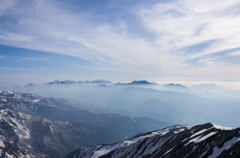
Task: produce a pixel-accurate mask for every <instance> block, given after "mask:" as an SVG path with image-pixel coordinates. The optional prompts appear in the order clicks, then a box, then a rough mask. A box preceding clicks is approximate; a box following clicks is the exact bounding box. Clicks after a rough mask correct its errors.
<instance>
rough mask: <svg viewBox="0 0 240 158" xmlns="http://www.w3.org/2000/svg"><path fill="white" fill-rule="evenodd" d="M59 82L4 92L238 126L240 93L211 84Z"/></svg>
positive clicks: (87, 106) (126, 112) (168, 118)
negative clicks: (63, 99)
mask: <svg viewBox="0 0 240 158" xmlns="http://www.w3.org/2000/svg"><path fill="white" fill-rule="evenodd" d="M61 82H62V83H61ZM61 82H60V81H58V82H56V81H54V82H49V83H45V84H29V85H26V86H24V87H8V88H7V89H6V90H12V91H17V92H24V93H33V94H37V95H40V96H44V97H54V98H65V99H69V100H70V101H73V102H76V103H78V104H79V105H81V108H83V109H86V110H90V111H91V112H94V113H117V114H124V115H129V116H135V117H148V118H150V119H153V120H157V121H164V122H167V123H169V124H171V125H175V124H187V125H197V124H202V123H206V122H212V123H216V124H221V125H225V126H231V127H238V126H240V124H239V123H238V121H236V120H238V119H239V118H240V116H239V115H238V114H239V112H240V102H239V98H238V97H237V96H238V94H240V91H238V90H231V89H225V88H222V87H219V86H217V85H216V84H213V83H209V84H199V85H192V86H189V87H186V86H184V85H182V84H174V83H169V84H157V83H155V82H148V81H133V82H129V83H120V82H118V83H112V82H110V81H105V80H96V81H95V82H92V83H91V81H87V82H86V81H85V82H83V81H81V82H79V81H78V82H77V81H72V82H70V81H61ZM5 88H6V87H5ZM3 89H4V88H3ZM223 96H224V97H223Z"/></svg>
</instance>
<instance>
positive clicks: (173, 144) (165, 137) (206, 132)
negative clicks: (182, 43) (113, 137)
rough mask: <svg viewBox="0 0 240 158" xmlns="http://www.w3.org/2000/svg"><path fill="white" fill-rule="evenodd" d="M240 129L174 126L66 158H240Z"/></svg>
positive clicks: (208, 125)
mask: <svg viewBox="0 0 240 158" xmlns="http://www.w3.org/2000/svg"><path fill="white" fill-rule="evenodd" d="M239 131H240V129H234V128H229V127H227V128H226V127H221V126H218V125H214V124H211V123H207V124H203V125H198V126H194V127H189V126H172V127H169V128H165V129H162V130H159V131H155V132H150V133H146V134H142V135H138V136H136V137H134V138H132V139H130V140H127V141H123V142H120V143H117V144H111V145H95V146H92V147H89V148H80V149H78V150H75V151H73V152H71V153H69V154H68V155H67V156H66V158H72V157H77V158H87V157H91V158H97V157H100V158H127V157H131V158H138V157H141V158H149V157H151V158H176V157H177V158H199V157H202V158H216V157H218V158H227V157H231V158H232V157H239V151H240V150H239V143H240V141H239V140H240V139H239V138H240V134H239Z"/></svg>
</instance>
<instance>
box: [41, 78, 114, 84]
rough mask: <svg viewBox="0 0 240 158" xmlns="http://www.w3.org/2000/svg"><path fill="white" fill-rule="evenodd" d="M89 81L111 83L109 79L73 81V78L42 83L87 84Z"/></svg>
mask: <svg viewBox="0 0 240 158" xmlns="http://www.w3.org/2000/svg"><path fill="white" fill-rule="evenodd" d="M89 83H102V84H107V83H112V82H111V81H107V80H103V79H100V80H93V81H74V80H65V81H60V80H55V81H53V82H47V83H44V84H45V85H53V84H57V85H68V84H89Z"/></svg>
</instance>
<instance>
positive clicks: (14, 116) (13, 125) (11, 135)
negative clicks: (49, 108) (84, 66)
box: [0, 110, 99, 158]
mask: <svg viewBox="0 0 240 158" xmlns="http://www.w3.org/2000/svg"><path fill="white" fill-rule="evenodd" d="M96 131H97V130H96V128H94V127H91V126H88V125H82V124H78V123H73V122H69V121H52V120H48V119H45V118H42V117H38V116H32V115H27V114H24V113H20V112H13V111H10V110H1V111H0V138H1V139H0V150H1V153H2V154H3V155H15V156H16V157H19V156H20V157H21V156H26V155H32V156H34V157H43V156H44V157H57V158H59V157H63V156H64V155H65V154H66V153H68V152H70V151H71V150H74V149H76V148H79V147H81V146H86V145H91V144H96V143H99V140H98V138H97V136H96V134H95V132H96Z"/></svg>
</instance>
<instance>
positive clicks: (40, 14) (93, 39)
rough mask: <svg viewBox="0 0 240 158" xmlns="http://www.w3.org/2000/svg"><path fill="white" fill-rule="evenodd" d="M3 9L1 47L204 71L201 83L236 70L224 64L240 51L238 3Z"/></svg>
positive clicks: (179, 0)
mask: <svg viewBox="0 0 240 158" xmlns="http://www.w3.org/2000/svg"><path fill="white" fill-rule="evenodd" d="M4 2H5V3H3V4H4V6H6V8H8V9H4V8H2V9H1V8H0V13H1V16H5V17H6V18H9V19H8V20H7V21H2V24H3V25H2V27H1V32H0V44H5V45H10V46H15V47H23V48H28V49H34V50H40V51H45V52H51V53H59V54H65V55H70V56H75V57H79V58H81V59H84V60H88V61H91V62H93V63H95V64H96V65H99V66H103V67H112V68H116V69H121V70H122V71H126V70H129V69H131V70H130V71H134V70H135V71H136V72H147V73H149V75H155V74H164V75H166V76H170V77H173V76H180V75H181V73H182V74H186V75H188V76H191V75H190V74H191V72H192V73H193V74H194V73H195V71H196V70H199V72H201V73H202V74H203V76H204V73H203V71H202V70H206V69H207V68H208V69H212V71H214V72H221V71H220V70H221V68H222V66H223V65H224V66H225V69H228V72H233V71H232V70H233V69H234V70H237V69H236V68H235V67H234V68H233V67H232V65H229V61H231V60H229V59H227V60H226V57H229V58H231V57H234V56H236V55H237V54H238V53H237V52H236V51H237V50H236V48H239V47H240V44H239V41H240V37H239V36H238V34H240V12H239V9H238V8H239V7H240V3H239V1H238V0H229V1H225V0H218V1H217V0H203V1H191V0H174V1H161V2H156V1H154V2H153V1H149V2H148V5H145V4H146V2H143V1H139V2H138V4H137V5H133V4H131V5H132V6H131V7H129V6H128V7H122V8H124V9H125V10H123V9H122V8H120V4H117V5H116V4H114V3H113V2H112V1H109V2H107V1H106V2H105V1H104V2H102V3H101V4H98V5H95V8H90V9H89V8H88V7H89V6H94V5H93V4H92V5H85V3H87V2H83V1H79V4H71V2H70V1H55V0H53V1H43V0H33V1H31V2H28V1H25V0H23V1H22V2H21V3H20V2H19V1H17V0H10V1H9V2H6V1H4ZM93 3H97V2H93ZM105 3H106V4H105ZM143 4H144V5H143ZM126 5H130V4H129V2H127V1H126ZM86 8H88V9H89V10H88V9H86ZM112 8H114V9H112ZM121 9H122V10H121ZM0 22H1V21H0ZM9 24H10V25H11V27H9ZM229 50H230V51H229ZM223 51H226V53H225V54H223V53H221V52H223ZM234 52H235V55H234ZM22 60H28V61H30V60H31V61H34V60H36V61H37V58H33V57H32V58H26V59H22ZM38 60H40V59H38ZM41 60H42V59H41ZM233 65H235V66H237V67H238V66H239V65H238V62H233ZM200 69H201V71H200ZM217 69H219V71H218V70H217ZM137 70H138V71H137ZM226 71H227V70H226ZM175 74H176V75H175ZM205 75H206V74H205ZM159 76H162V75H159ZM213 76H214V74H213ZM233 76H234V75H233ZM234 77H236V76H234ZM187 78H188V77H187Z"/></svg>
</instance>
